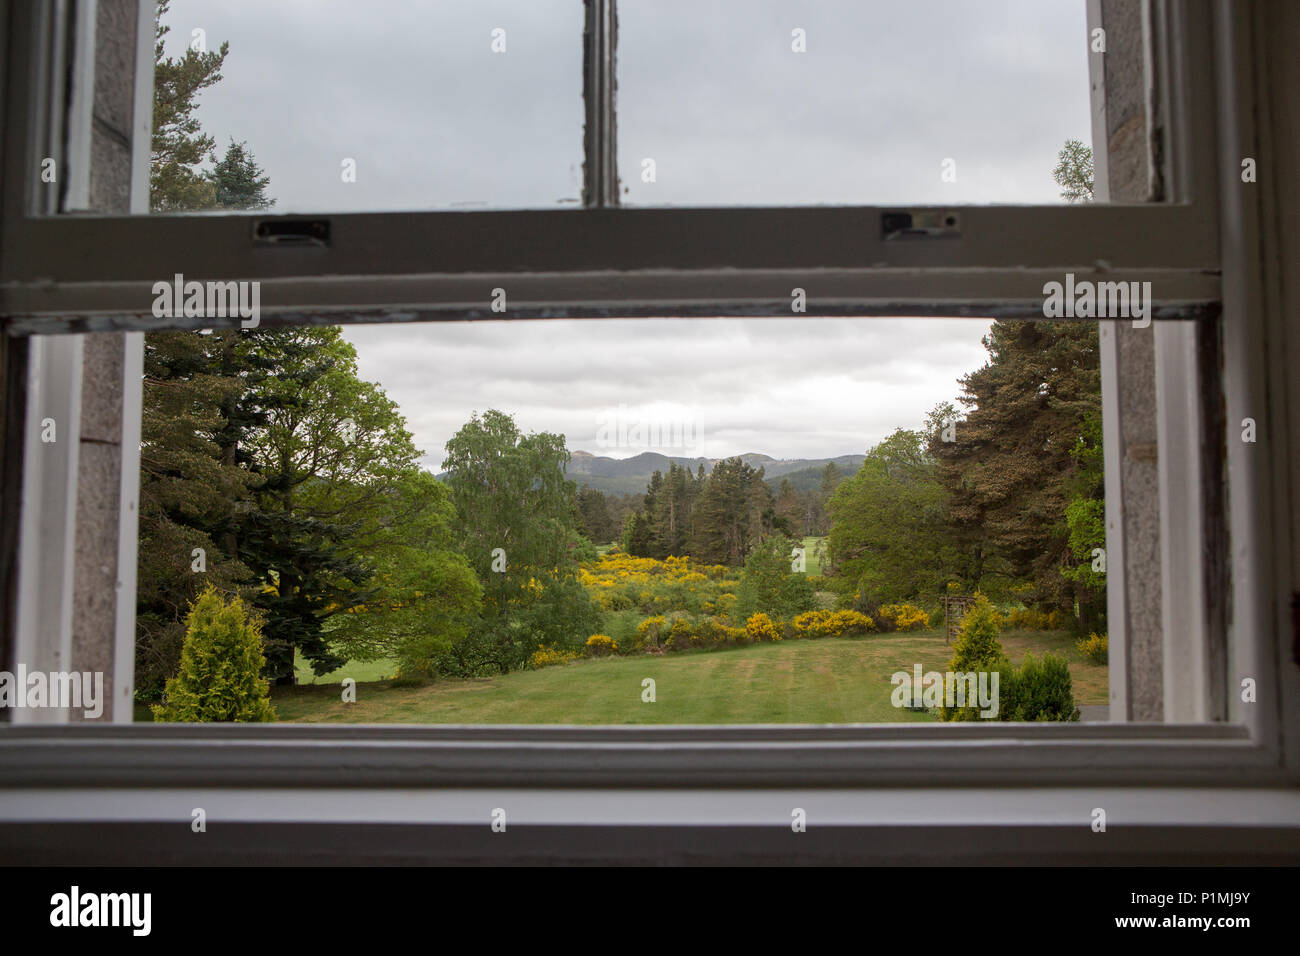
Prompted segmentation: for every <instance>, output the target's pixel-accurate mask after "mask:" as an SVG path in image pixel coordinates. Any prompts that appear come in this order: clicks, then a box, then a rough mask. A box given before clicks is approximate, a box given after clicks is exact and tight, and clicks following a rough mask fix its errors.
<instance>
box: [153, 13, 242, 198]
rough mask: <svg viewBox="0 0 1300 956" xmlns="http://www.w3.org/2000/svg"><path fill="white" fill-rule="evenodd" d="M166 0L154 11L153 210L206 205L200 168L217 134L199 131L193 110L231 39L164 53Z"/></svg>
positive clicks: (208, 189) (209, 188) (214, 78)
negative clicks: (202, 47) (217, 45)
mask: <svg viewBox="0 0 1300 956" xmlns="http://www.w3.org/2000/svg"><path fill="white" fill-rule="evenodd" d="M169 2H170V0H159V2H158V7H157V9H156V10H155V11H154V79H153V139H152V154H153V155H152V157H151V161H150V165H149V207H150V208H151V209H152V210H153V211H154V212H181V211H187V210H193V209H210V208H212V207H213V206H214V205H215V202H216V192H215V190H214V188H213V183H212V180H211V179H210V178H209V177H207V176H205V175H204V174H203V173H202V172H201V171H200V169H199V166H200V164H201V163H202V162H203V160H204V158H205V157H206V156H207V155H208V153H209V152H211V150H212V148H213V146H215V145H216V140H214V139H213V138H212V137H211V136H209V135H207V134H206V133H204V132H203V129H202V126H201V125H200V123H199V120H198V117H196V116H195V115H194V111H195V110H196V109H198V105H199V104H198V95H199V93H201V92H202V91H203V90H205V89H207V88H208V87H210V86H212V85H213V84H215V83H218V82H220V80H221V66H222V64H223V63H224V62H225V59H226V53H227V52H228V51H229V49H230V44H229V43H222V44H221V48H220V49H218V50H215V51H211V50H210V51H207V52H202V53H201V52H199V51H197V50H194V49H187V50H186V51H185V55H184V56H183V57H181V58H180V59H175V58H173V57H164V56H163V47H164V37H166V36H167V34H168V33H169V32H171V28H170V27H168V26H164V25H163V22H162V21H163V17H164V16H166V14H167V8H168V4H169Z"/></svg>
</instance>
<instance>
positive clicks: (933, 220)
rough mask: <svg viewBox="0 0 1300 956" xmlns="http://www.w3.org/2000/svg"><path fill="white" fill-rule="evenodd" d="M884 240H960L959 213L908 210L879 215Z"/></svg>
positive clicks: (952, 211) (951, 210)
mask: <svg viewBox="0 0 1300 956" xmlns="http://www.w3.org/2000/svg"><path fill="white" fill-rule="evenodd" d="M880 234H881V237H882V238H884V239H960V238H961V213H959V212H957V211H956V210H954V209H909V210H894V211H891V212H885V213H881V215H880Z"/></svg>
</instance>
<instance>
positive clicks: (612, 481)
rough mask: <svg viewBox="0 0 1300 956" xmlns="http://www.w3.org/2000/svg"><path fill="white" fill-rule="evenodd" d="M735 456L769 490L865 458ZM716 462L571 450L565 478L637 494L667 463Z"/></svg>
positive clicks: (806, 484)
mask: <svg viewBox="0 0 1300 956" xmlns="http://www.w3.org/2000/svg"><path fill="white" fill-rule="evenodd" d="M737 457H739V458H741V459H742V460H743V461H744V462H745V464H747V465H749V466H750V467H751V468H762V469H763V475H764V477H765V478H766V479H767V483H768V484H769V485H771V486H772V490H773V491H775V490H776V489H777V488H778V487H779V486H780V484H781V479H782V478H789V479H790V481H791V483H792V484H793V485H794V486H795V488H796V489H797V490H799V491H808V490H809V489H812V488H820V487H821V483H822V469H823V468H825V467H826V463H827V462H831V461H833V462H835V466H836V467H837V468H839V470H840V474H841V475H843V476H844V477H846V478H847V477H848V476H849V475H851V474H853V473H854V472H855V471H857V470H858V468H859V466H861V464H862V462H863V461H864V460H865V458H866V456H865V455H840V456H839V457H837V458H773V457H772V456H771V455H761V454H759V453H757V452H749V453H748V454H744V455H739V456H737ZM719 461H721V459H719V458H676V457H669V456H668V455H661V454H659V453H658V452H653V451H643V452H642V453H641V454H639V455H633V456H632V457H631V458H606V457H605V456H604V455H593V454H591V452H586V451H575V452H573V460H572V461H570V462H569V468H568V471H567V475H568V477H569V478H572V479H573V480H574V481H575V482H577V485H578V487H579V488H582V487H583V486H586V487H588V488H593V489H595V490H596V491H603V492H604V493H605V494H607V495H610V494H612V495H629V494H641V493H642V492H644V491H645V489H646V485H648V484H649V483H650V476H651V475H653V474H654V473H655V472H656V471H662V472H667V471H668V465H669V463H670V462H675V463H676V464H677V465H678V467H686V468H689V469H690V470H691V473H692V474H695V473H696V472H698V471H699V468H700V465H703V466H704V473H705V474H706V475H707V474H708V473H709V472H711V471H713V466H714V465H715V464H717V463H718V462H719ZM446 478H447V473H446V472H442V473H440V474H439V475H438V479H439V480H446Z"/></svg>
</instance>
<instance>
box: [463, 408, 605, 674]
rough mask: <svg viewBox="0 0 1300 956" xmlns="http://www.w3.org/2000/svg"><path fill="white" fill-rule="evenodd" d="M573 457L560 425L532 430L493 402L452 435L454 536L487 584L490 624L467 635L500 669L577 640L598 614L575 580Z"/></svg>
mask: <svg viewBox="0 0 1300 956" xmlns="http://www.w3.org/2000/svg"><path fill="white" fill-rule="evenodd" d="M569 460H570V455H569V451H568V449H567V448H565V445H564V437H563V436H562V435H556V434H551V433H548V432H541V433H537V434H530V435H524V434H522V433H520V431H519V429H518V426H516V425H515V422H514V419H513V418H512V417H511V416H509V415H507V414H505V413H504V412H500V411H497V410H495V409H489V410H487V411H486V412H484V413H483V414H482V415H479V414H477V413H476V414H475V415H474V416H473V417H472V418H471V419H470V421H469V422H468V423H466V424H465V425H464V426H463V427H462V428H461V429H460V431H458V432H457V433H456V434H455V435H454V436H453V437H452V438H451V440H450V441H448V442H447V457H446V460H445V461H444V462H443V468H444V469H445V470H446V472H447V474H446V480H447V483H448V485H449V486H450V488H451V492H452V500H453V502H454V504H455V508H456V524H455V533H456V538H457V540H458V543H459V545H460V547H461V549H462V550H463V552H464V554H465V555H466V557H467V558H468V559H469V563H470V567H472V568H473V569H474V571H475V573H477V574H478V576H479V578H480V580H481V581H482V582H483V585H484V587H483V592H484V621H483V627H482V629H481V630H480V631H479V632H478V633H476V634H472V635H470V638H469V640H470V641H471V643H474V644H475V645H476V646H479V647H487V648H488V649H489V650H488V651H484V652H483V653H484V654H487V655H488V656H490V659H491V660H492V661H493V662H494V663H495V664H496V666H498V667H499V668H500V669H502V670H506V669H511V668H514V667H518V666H520V665H521V664H522V662H523V661H525V660H527V656H528V655H529V654H531V653H532V651H533V650H535V649H536V648H537V646H538V645H540V644H542V643H556V644H559V645H561V646H567V647H577V646H578V645H579V644H580V643H581V642H582V641H584V640H585V639H586V637H587V635H588V634H589V633H591V631H590V630H588V628H590V627H594V626H595V625H596V624H598V622H599V615H598V613H597V612H596V609H595V606H594V605H593V604H592V603H591V599H590V597H589V596H588V595H587V592H586V590H585V589H584V588H583V587H582V586H581V584H580V583H579V582H578V581H577V555H576V553H575V548H574V547H573V544H574V537H575V533H576V529H575V527H574V505H573V501H574V485H573V482H571V481H567V480H566V479H565V477H564V472H565V467H566V466H567V465H568V463H569Z"/></svg>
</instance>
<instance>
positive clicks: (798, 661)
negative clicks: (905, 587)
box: [271, 569, 1107, 724]
mask: <svg viewBox="0 0 1300 956" xmlns="http://www.w3.org/2000/svg"><path fill="white" fill-rule="evenodd" d="M810 570H811V569H810ZM1001 641H1002V645H1003V647H1004V648H1005V649H1006V652H1007V654H1008V656H1009V657H1010V658H1011V659H1012V661H1013V662H1014V663H1019V661H1020V660H1021V658H1022V657H1023V656H1024V654H1025V652H1026V651H1027V650H1031V651H1033V652H1034V653H1035V654H1038V655H1040V656H1041V654H1042V653H1043V652H1045V651H1051V652H1052V653H1054V654H1057V655H1061V656H1064V657H1066V658H1067V659H1068V660H1069V661H1070V671H1071V674H1072V676H1073V679H1074V695H1075V702H1076V703H1077V704H1080V705H1083V704H1102V703H1105V702H1106V700H1107V691H1106V667H1105V665H1097V664H1092V663H1090V662H1088V661H1087V660H1085V659H1084V658H1083V657H1082V656H1081V655H1080V654H1079V652H1078V651H1077V650H1075V648H1074V643H1073V640H1072V639H1071V638H1070V637H1069V635H1067V634H1065V633H1064V632H1028V631H1008V632H1004V633H1003V634H1002V635H1001ZM950 657H951V650H950V648H949V647H948V646H947V645H945V644H944V642H943V637H942V635H941V634H940V633H939V632H938V631H926V632H919V633H914V634H888V635H874V636H869V637H860V638H823V639H820V640H811V641H786V642H782V643H780V644H764V645H759V646H754V647H746V648H738V649H734V650H725V651H709V652H686V653H681V654H668V655H663V656H649V655H638V656H633V657H621V658H620V657H611V658H605V659H600V660H583V661H577V662H574V663H572V664H567V665H563V666H558V667H548V668H543V669H542V670H536V671H522V672H518V673H513V674H507V675H504V676H501V677H494V678H486V679H483V680H471V681H442V682H438V683H436V684H432V685H429V686H425V687H393V686H391V684H390V683H389V682H387V681H383V682H375V683H363V682H362V681H361V677H360V676H359V672H358V671H357V669H356V668H355V667H354V668H345V669H344V670H345V671H346V673H344V672H339V679H341V678H342V677H344V676H356V679H357V681H358V685H357V702H356V703H355V704H344V703H342V701H341V699H340V689H339V685H338V683H337V682H335V683H332V684H324V683H319V682H318V683H316V684H309V685H303V686H299V687H293V688H273V689H272V693H271V697H272V701H273V702H274V704H275V708H276V711H277V712H278V713H279V716H280V719H281V720H283V721H297V722H321V723H327V722H354V723H431V724H438V723H464V724H495V723H518V724H740V723H797V724H805V723H807V724H821V723H884V722H893V721H916V720H922V721H929V720H935V719H936V718H935V717H934V716H933V715H931V714H927V713H914V712H911V711H908V710H905V709H896V708H895V707H893V705H892V704H891V703H890V700H889V697H890V693H891V691H892V690H893V687H892V685H891V684H890V682H889V678H890V675H891V674H892V673H893V672H894V671H897V670H907V671H910V670H911V669H912V667H913V665H915V664H917V663H920V664H921V665H922V667H923V668H924V669H925V670H939V671H942V670H944V669H945V668H946V666H947V662H948V660H949V658H950ZM380 670H383V668H380ZM389 672H391V671H389ZM647 677H651V678H654V680H655V685H656V687H655V691H656V698H657V699H656V701H655V703H653V704H649V703H642V701H641V689H642V684H641V682H642V680H643V679H644V678H647Z"/></svg>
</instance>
